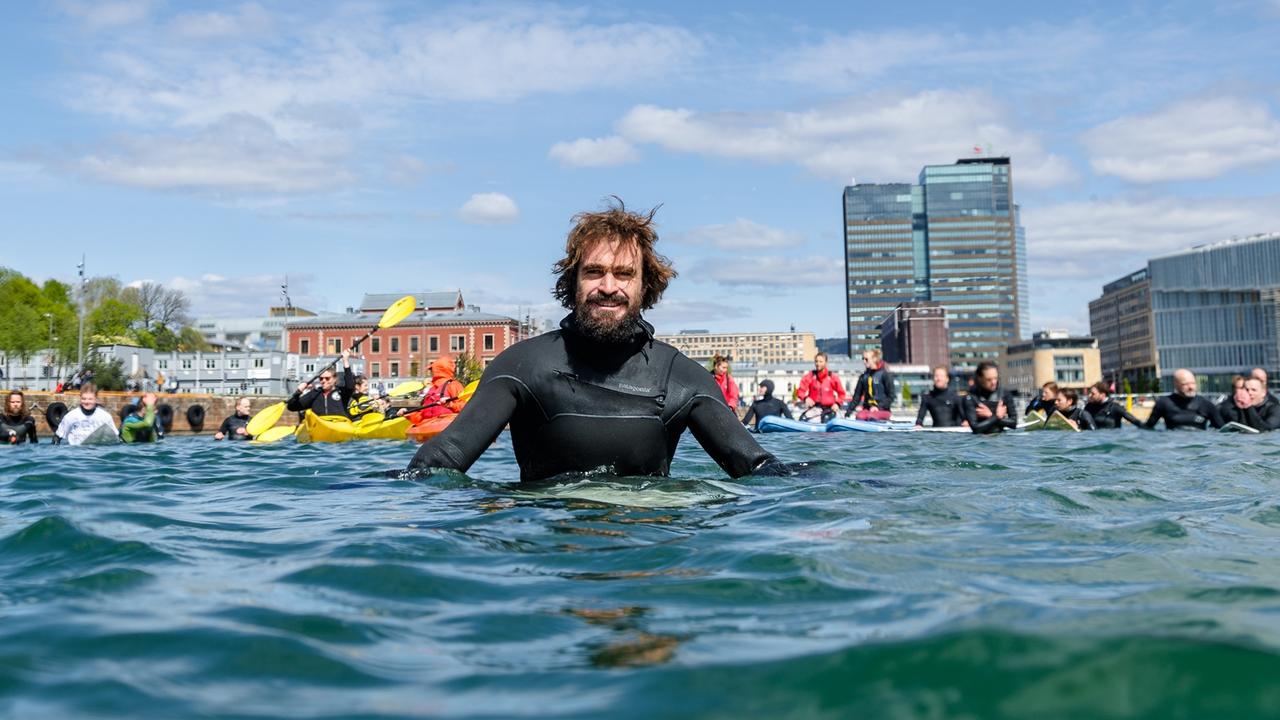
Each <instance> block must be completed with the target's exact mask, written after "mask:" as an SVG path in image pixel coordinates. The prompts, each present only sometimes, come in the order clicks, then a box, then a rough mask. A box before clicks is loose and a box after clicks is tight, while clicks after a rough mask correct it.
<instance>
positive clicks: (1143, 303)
mask: <svg viewBox="0 0 1280 720" xmlns="http://www.w3.org/2000/svg"><path fill="white" fill-rule="evenodd" d="M1089 334H1090V335H1093V336H1094V337H1096V338H1098V349H1099V350H1100V351H1101V353H1102V379H1103V380H1106V381H1107V382H1110V383H1115V384H1116V388H1117V389H1120V390H1123V388H1124V382H1125V381H1126V380H1128V381H1129V386H1130V388H1132V389H1135V390H1137V389H1141V388H1146V387H1147V386H1148V384H1149V383H1150V381H1151V379H1152V378H1155V377H1157V376H1158V373H1157V367H1158V365H1159V363H1158V356H1157V354H1156V340H1155V320H1154V317H1153V315H1152V314H1151V275H1150V272H1149V271H1148V270H1147V268H1142V269H1141V270H1137V271H1135V272H1131V273H1129V274H1128V275H1125V276H1124V277H1122V278H1119V279H1118V280H1114V281H1112V282H1109V283H1107V284H1106V285H1103V286H1102V297H1100V298H1097V299H1095V300H1091V301H1090V302H1089Z"/></svg>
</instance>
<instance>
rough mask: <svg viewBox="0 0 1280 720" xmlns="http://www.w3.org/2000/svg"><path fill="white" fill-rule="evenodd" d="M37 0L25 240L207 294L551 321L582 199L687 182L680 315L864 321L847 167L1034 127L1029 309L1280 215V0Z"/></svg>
mask: <svg viewBox="0 0 1280 720" xmlns="http://www.w3.org/2000/svg"><path fill="white" fill-rule="evenodd" d="M798 5H800V7H798V8H787V9H785V11H784V10H781V9H780V8H781V6H780V5H778V4H777V3H749V2H748V3H744V2H736V3H732V4H716V3H648V4H644V5H643V6H636V5H635V4H632V3H597V4H589V5H584V4H546V3H538V4H515V3H485V4H472V3H468V4H458V5H449V4H427V3H417V2H353V3H321V2H282V3H263V4H254V3H246V4H234V3H179V2H161V1H159V0H155V1H150V2H148V1H124V2H111V1H104V2H90V1H88V0H85V1H80V0H61V1H52V2H36V3H17V4H13V5H12V6H11V7H7V8H6V9H5V11H4V22H3V23H0V81H2V82H3V85H2V86H3V87H4V88H5V103H4V105H5V108H6V109H5V111H4V112H3V113H0V214H2V215H3V218H4V222H3V225H0V227H3V235H4V242H0V265H5V266H9V267H13V268H15V269H17V270H19V271H22V272H24V273H27V274H28V275H32V276H35V277H37V278H45V277H58V278H61V279H64V280H71V279H72V278H73V276H74V273H75V264H76V262H77V261H78V259H79V256H80V254H81V253H85V254H87V255H88V264H89V271H90V272H91V273H92V274H109V275H116V276H118V277H120V278H121V279H122V280H123V281H125V282H135V281H141V280H144V279H145V280H153V281H158V282H163V283H165V284H168V285H171V286H174V287H179V288H181V289H183V290H184V291H186V292H187V293H188V294H190V295H191V297H192V299H193V300H194V302H195V305H196V308H195V309H196V311H197V312H198V313H199V314H201V315H208V316H214V315H221V316H230V315H246V314H247V315H253V314H258V313H260V312H261V311H262V310H263V309H264V308H265V307H266V306H267V305H269V304H273V303H275V302H277V301H278V298H279V294H278V293H279V285H280V282H281V279H282V278H283V276H285V275H286V274H287V275H288V276H289V278H290V285H291V288H292V291H293V292H292V294H293V296H294V301H295V303H297V304H299V305H303V306H308V307H314V308H317V309H331V310H340V309H342V308H344V307H346V306H348V305H352V304H355V303H356V302H358V300H359V297H360V295H361V294H362V293H363V292H365V291H387V292H390V291H396V290H402V289H403V290H415V289H423V290H425V289H444V288H452V287H460V288H461V289H462V290H463V291H464V293H465V295H466V296H467V298H468V301H469V302H472V303H476V304H479V305H481V306H482V307H483V308H484V309H485V310H487V311H495V312H503V313H508V314H514V313H516V312H517V310H518V309H524V310H526V311H532V312H533V313H534V314H536V315H540V316H542V317H545V318H558V317H559V316H560V314H561V313H560V311H559V310H558V309H557V308H556V307H555V306H554V304H553V303H552V302H551V300H550V292H549V289H550V287H551V284H552V280H551V277H550V275H549V268H550V266H551V264H552V262H553V261H554V260H555V259H556V257H557V256H558V254H559V253H560V252H561V251H562V249H563V238H564V235H565V232H566V231H567V229H568V227H569V222H570V218H571V217H572V215H573V214H574V213H576V212H579V211H582V210H590V209H595V208H598V207H600V206H601V203H602V199H603V198H605V197H606V196H608V195H618V196H620V197H621V198H623V199H624V200H625V201H626V202H627V204H628V205H629V206H632V207H636V208H647V207H650V206H653V205H657V204H662V209H661V210H660V212H659V214H658V219H659V222H660V231H661V234H662V240H661V242H660V247H662V248H663V250H664V252H666V253H667V254H668V255H669V256H670V257H671V258H673V259H674V260H675V261H676V263H677V268H678V269H679V271H680V273H681V275H680V277H679V278H678V279H677V280H676V281H675V282H674V283H673V285H672V288H671V289H670V290H669V291H668V294H667V296H666V298H665V299H664V301H663V303H662V304H661V305H660V306H659V308H657V309H656V310H655V311H654V312H653V313H652V314H651V319H652V320H653V321H654V322H655V324H656V325H657V326H658V328H659V330H661V331H676V330H680V329H687V328H708V329H722V330H729V329H739V328H741V329H751V330H773V329H784V328H786V327H788V326H790V325H793V324H794V325H795V326H796V327H797V328H799V329H807V330H813V331H814V332H816V333H818V335H819V336H837V335H843V334H844V325H843V315H844V308H845V305H844V295H843V284H842V280H841V275H842V266H841V263H842V257H843V250H842V246H841V238H840V224H841V206H840V196H841V191H842V188H843V186H844V185H845V184H847V183H848V182H849V181H850V179H851V178H856V179H857V180H858V181H860V182H910V181H913V180H914V179H915V177H916V174H917V172H918V170H919V168H920V167H921V166H922V165H924V164H945V163H949V162H952V161H954V160H955V159H956V158H958V157H965V156H969V155H971V154H972V148H973V147H974V145H979V146H982V147H987V146H989V147H990V148H991V150H992V151H993V152H995V153H997V154H1009V155H1011V156H1012V157H1013V163H1014V171H1013V172H1014V184H1015V195H1016V200H1017V201H1018V202H1019V203H1020V204H1021V205H1022V208H1023V224H1024V225H1025V227H1026V228H1027V237H1028V244H1029V259H1030V267H1031V285H1032V288H1033V290H1032V297H1031V309H1032V325H1033V327H1036V328H1039V327H1066V328H1069V329H1073V330H1077V331H1084V330H1087V327H1088V319H1087V307H1086V304H1087V302H1088V300H1089V299H1091V298H1093V297H1095V296H1096V295H1097V294H1098V293H1099V291H1100V286H1101V284H1102V283H1103V282H1106V281H1109V280H1111V279H1114V278H1116V277H1118V276H1120V275H1122V274H1125V273H1127V272H1129V271H1131V270H1133V269H1136V268H1138V267H1140V266H1141V265H1142V264H1143V262H1144V261H1145V259H1146V258H1147V257H1149V256H1152V255H1156V254H1160V253H1164V252H1169V251H1173V250H1177V249H1180V248H1183V247H1188V246H1190V245H1193V244H1197V243H1203V242H1209V241H1213V240H1220V239H1225V238H1228V237H1232V236H1235V235H1247V234H1252V233H1256V232H1268V231H1277V230H1280V189H1278V188H1280V43H1276V42H1275V38H1276V37H1277V36H1278V35H1280V1H1278V0H1235V1H1233V0H1227V1H1226V2H1220V3H1213V4H1205V3H1190V2H1186V3H1160V4H1157V3H1133V4H1119V3H1059V4H1054V5H1053V6H1049V5H1048V4H1044V3H1007V4H1002V3H967V4H964V5H963V6H961V5H960V4H957V3H940V2H916V3H902V4H898V5H896V6H892V7H890V6H888V5H889V4H885V3H866V4H863V3H840V4H834V3H832V4H819V3H804V4H798Z"/></svg>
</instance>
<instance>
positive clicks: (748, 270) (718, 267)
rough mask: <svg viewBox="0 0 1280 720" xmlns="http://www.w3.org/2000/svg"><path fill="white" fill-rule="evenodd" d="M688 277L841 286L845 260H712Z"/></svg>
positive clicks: (751, 283)
mask: <svg viewBox="0 0 1280 720" xmlns="http://www.w3.org/2000/svg"><path fill="white" fill-rule="evenodd" d="M688 276H689V277H691V278H695V279H698V280H712V281H715V282H718V283H721V284H723V285H744V286H751V287H817V286H821V285H840V284H842V283H843V282H844V260H843V259H841V258H830V257H821V256H811V257H800V258H795V257H733V258H714V259H710V260H704V261H702V262H700V263H698V264H697V265H696V266H695V267H694V268H693V270H692V271H691V272H690V273H689V275H688Z"/></svg>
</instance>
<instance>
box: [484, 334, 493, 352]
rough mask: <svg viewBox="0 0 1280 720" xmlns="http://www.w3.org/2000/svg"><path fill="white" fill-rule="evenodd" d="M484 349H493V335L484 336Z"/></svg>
mask: <svg viewBox="0 0 1280 720" xmlns="http://www.w3.org/2000/svg"><path fill="white" fill-rule="evenodd" d="M484 349H485V350H492V349H493V333H485V334H484Z"/></svg>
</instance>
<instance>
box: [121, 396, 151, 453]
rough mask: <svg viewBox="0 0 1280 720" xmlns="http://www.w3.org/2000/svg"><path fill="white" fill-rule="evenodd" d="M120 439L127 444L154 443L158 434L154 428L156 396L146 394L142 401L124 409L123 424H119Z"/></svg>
mask: <svg viewBox="0 0 1280 720" xmlns="http://www.w3.org/2000/svg"><path fill="white" fill-rule="evenodd" d="M120 439H121V440H122V441H124V442H127V443H144V442H156V441H157V440H159V439H160V433H159V432H158V431H157V428H156V394H155V393H147V394H146V395H143V396H142V399H141V400H139V401H137V402H135V403H134V404H132V405H126V406H125V407H124V422H122V423H120Z"/></svg>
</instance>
